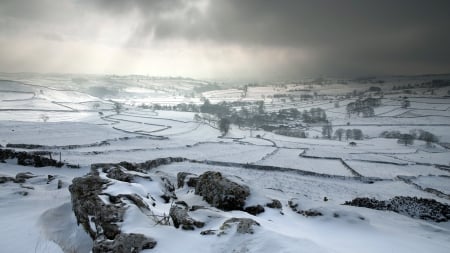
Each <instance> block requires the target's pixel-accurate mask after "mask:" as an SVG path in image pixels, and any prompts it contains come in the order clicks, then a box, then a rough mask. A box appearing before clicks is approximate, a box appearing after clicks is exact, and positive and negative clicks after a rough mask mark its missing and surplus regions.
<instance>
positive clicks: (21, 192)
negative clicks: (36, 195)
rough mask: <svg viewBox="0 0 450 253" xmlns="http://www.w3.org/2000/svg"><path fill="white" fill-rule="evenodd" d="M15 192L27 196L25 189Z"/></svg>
mask: <svg viewBox="0 0 450 253" xmlns="http://www.w3.org/2000/svg"><path fill="white" fill-rule="evenodd" d="M16 194H19V195H22V196H28V192H27V191H18V192H16Z"/></svg>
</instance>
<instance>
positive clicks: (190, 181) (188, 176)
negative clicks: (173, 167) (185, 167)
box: [177, 172, 198, 188]
mask: <svg viewBox="0 0 450 253" xmlns="http://www.w3.org/2000/svg"><path fill="white" fill-rule="evenodd" d="M186 180H187V186H189V187H195V186H196V185H197V181H198V178H197V177H196V175H194V174H192V173H189V172H178V174H177V187H178V188H182V187H184V184H185V183H186Z"/></svg>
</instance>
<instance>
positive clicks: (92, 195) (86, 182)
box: [69, 174, 125, 240]
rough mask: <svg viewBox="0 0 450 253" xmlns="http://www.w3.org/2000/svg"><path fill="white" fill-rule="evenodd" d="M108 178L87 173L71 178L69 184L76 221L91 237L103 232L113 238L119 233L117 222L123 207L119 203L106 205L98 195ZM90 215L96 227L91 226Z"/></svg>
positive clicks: (121, 216)
mask: <svg viewBox="0 0 450 253" xmlns="http://www.w3.org/2000/svg"><path fill="white" fill-rule="evenodd" d="M107 183H108V180H105V179H102V178H100V177H99V176H98V175H93V174H88V175H86V176H83V177H78V178H75V179H73V181H72V185H70V186H69V191H70V193H71V199H72V207H73V211H74V213H75V217H76V218H77V222H78V223H79V224H81V225H82V226H83V228H84V229H85V230H86V232H88V233H89V235H90V236H91V238H92V239H94V240H95V239H96V238H97V237H98V233H101V234H103V235H104V236H105V237H106V238H107V239H110V240H112V239H114V238H115V237H116V236H117V235H118V234H119V233H120V230H119V226H118V224H117V223H118V222H121V221H122V220H123V214H124V212H125V209H124V208H123V207H122V206H121V205H120V204H118V205H113V204H110V205H107V204H105V203H104V202H103V201H102V200H101V199H100V197H99V194H101V192H102V190H103V188H105V187H106V185H107ZM90 217H94V218H95V221H94V222H93V223H95V226H96V228H91V220H90Z"/></svg>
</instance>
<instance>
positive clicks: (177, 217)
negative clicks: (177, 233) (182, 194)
mask: <svg viewBox="0 0 450 253" xmlns="http://www.w3.org/2000/svg"><path fill="white" fill-rule="evenodd" d="M188 209H189V207H188V205H187V204H186V203H185V202H184V201H177V202H176V203H175V204H174V205H172V206H171V207H170V211H169V216H170V218H172V221H173V225H174V226H175V227H176V228H179V227H180V225H181V228H182V229H184V230H194V229H195V227H197V228H202V227H203V226H204V225H205V223H204V222H201V221H196V220H194V219H193V218H191V217H190V216H189V214H188Z"/></svg>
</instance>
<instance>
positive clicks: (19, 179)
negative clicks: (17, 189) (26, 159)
mask: <svg viewBox="0 0 450 253" xmlns="http://www.w3.org/2000/svg"><path fill="white" fill-rule="evenodd" d="M33 177H36V175H34V174H33V173H31V172H19V173H17V174H16V176H15V177H8V176H1V175H0V184H3V183H6V182H14V183H17V184H22V183H25V182H26V181H27V179H30V178H33Z"/></svg>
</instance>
